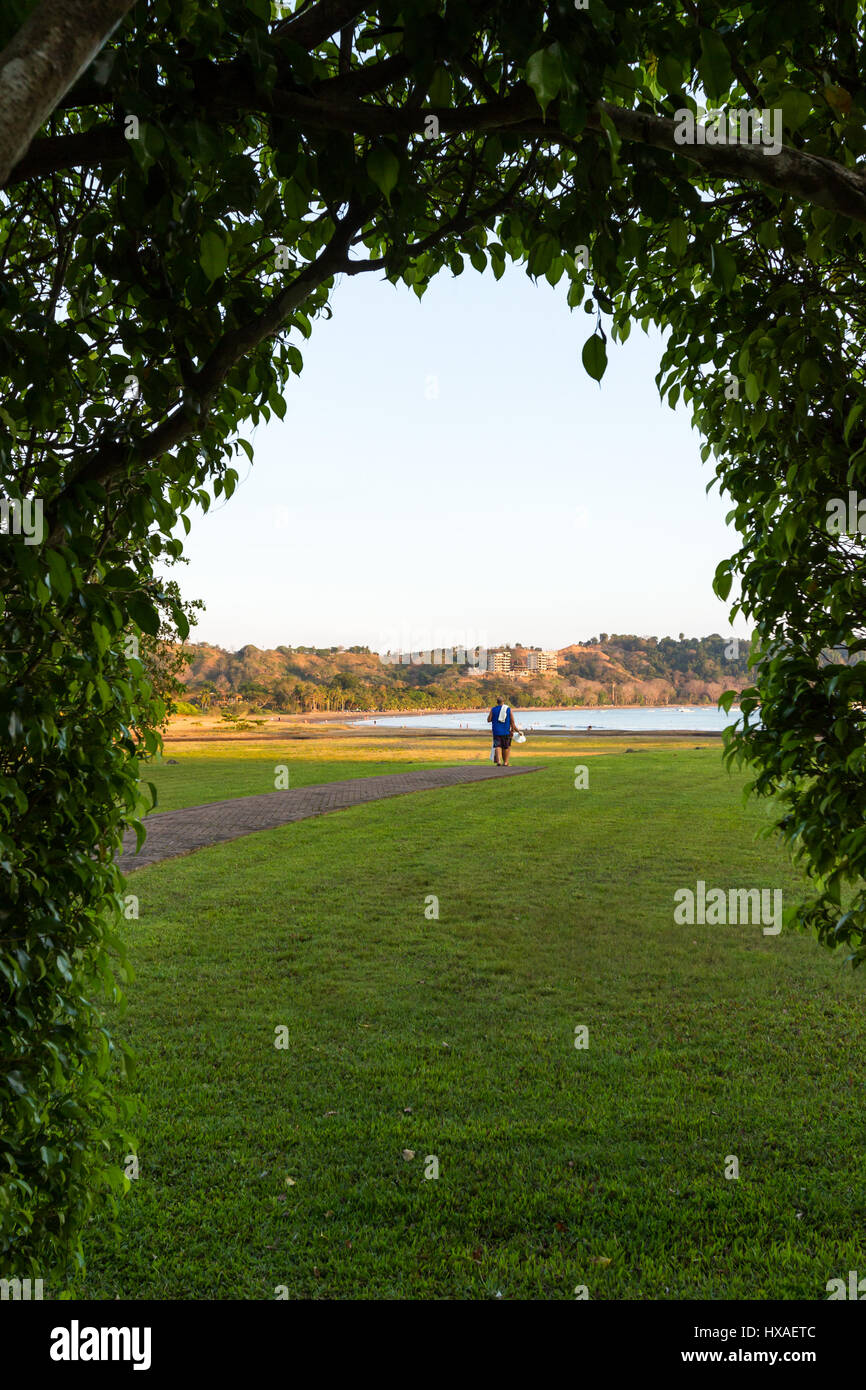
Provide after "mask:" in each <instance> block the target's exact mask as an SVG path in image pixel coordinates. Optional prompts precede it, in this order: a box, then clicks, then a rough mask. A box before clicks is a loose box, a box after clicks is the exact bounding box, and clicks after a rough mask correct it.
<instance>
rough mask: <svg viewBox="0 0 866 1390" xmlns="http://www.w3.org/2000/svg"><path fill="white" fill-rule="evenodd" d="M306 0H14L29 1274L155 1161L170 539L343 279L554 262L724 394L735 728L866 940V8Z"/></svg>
mask: <svg viewBox="0 0 866 1390" xmlns="http://www.w3.org/2000/svg"><path fill="white" fill-rule="evenodd" d="M288 8H289V7H288V6H280V5H276V4H275V5H272V4H271V3H270V0H224V3H222V4H220V5H219V6H218V7H217V6H213V5H210V4H207V5H205V4H198V3H197V0H149V2H148V3H145V0H140V3H138V4H134V5H130V4H128V3H125V0H116V3H111V0H75V3H66V4H64V5H61V4H59V3H57V0H43V3H42V4H39V5H33V4H30V3H27V0H16V3H15V4H14V5H10V6H7V7H6V10H5V11H4V16H3V20H2V21H0V24H2V26H3V28H2V30H0V42H2V43H3V44H5V45H7V46H6V47H5V49H4V51H3V52H2V53H0V116H2V120H0V127H2V130H3V139H2V142H0V178H2V179H3V182H4V187H5V192H4V194H3V195H2V206H0V276H2V278H0V324H2V336H0V430H2V439H0V448H2V464H3V475H4V488H5V496H4V499H3V518H2V519H3V531H4V533H5V534H4V535H3V536H2V538H0V541H2V544H0V564H2V568H3V586H2V587H3V597H2V622H3V641H2V644H0V666H2V688H0V735H2V767H0V791H2V797H3V801H2V823H0V848H2V856H0V871H2V878H0V882H2V885H3V890H2V891H3V899H2V908H0V914H2V915H0V972H2V979H0V1056H2V1059H3V1063H4V1073H5V1078H4V1080H3V1081H2V1083H0V1097H2V1109H3V1121H4V1123H3V1126H2V1131H0V1132H2V1138H0V1159H2V1168H0V1264H2V1266H3V1268H4V1269H8V1270H10V1271H12V1272H14V1273H17V1274H19V1275H21V1274H26V1273H28V1272H33V1273H37V1274H44V1273H46V1272H48V1271H49V1270H54V1269H58V1268H60V1269H65V1268H66V1266H67V1263H68V1262H69V1261H72V1260H74V1258H75V1256H76V1252H77V1251H78V1249H79V1247H78V1239H79V1234H80V1231H81V1228H82V1224H83V1221H84V1220H85V1218H86V1216H87V1213H88V1212H89V1211H90V1210H91V1208H92V1205H93V1203H94V1201H95V1200H96V1199H97V1194H106V1193H109V1194H110V1193H111V1192H112V1191H119V1190H121V1189H122V1188H123V1186H124V1184H125V1179H124V1177H123V1174H122V1172H121V1170H120V1168H119V1167H118V1165H117V1162H116V1158H117V1155H118V1153H119V1152H122V1147H121V1146H122V1145H123V1144H124V1142H130V1141H128V1140H126V1139H125V1135H124V1128H123V1127H124V1124H125V1123H126V1121H125V1119H124V1116H123V1115H120V1116H119V1115H118V1107H117V1102H116V1101H115V1100H114V1099H113V1096H112V1089H111V1087H110V1085H109V1082H108V1078H109V1074H110V1072H111V1069H112V1065H113V1062H114V1061H115V1060H117V1059H118V1048H117V1045H116V1044H115V1043H114V1042H113V1040H112V1039H111V1037H110V1035H109V1033H108V1031H107V1030H106V1028H105V1026H104V1023H103V1020H102V1017H101V1014H100V1011H99V1006H98V1004H97V1002H96V999H97V992H98V990H99V989H102V990H104V991H107V992H108V994H109V996H113V995H114V994H116V991H117V988H118V985H117V981H118V978H119V979H120V981H121V983H122V978H123V973H124V970H125V966H124V965H123V956H122V946H121V942H120V939H119V937H118V935H117V933H116V926H117V923H118V921H119V915H120V912H121V903H122V887H123V885H122V882H121V880H120V878H119V875H118V873H117V871H116V869H115V867H114V864H113V856H114V852H115V850H116V847H117V845H118V841H119V837H120V834H121V832H122V829H123V827H124V825H125V824H127V823H129V822H130V821H131V822H133V823H135V821H136V817H137V815H138V814H139V812H140V809H141V807H140V802H139V792H138V778H139V773H140V770H141V765H140V764H141V756H142V754H145V755H147V754H150V753H152V752H153V751H154V750H155V749H156V748H157V746H158V735H157V732H156V730H157V727H158V724H159V720H160V716H161V712H162V703H161V700H160V695H159V690H158V688H157V687H155V686H154V683H153V681H152V679H151V678H150V677H149V675H148V669H147V664H146V663H145V662H143V661H142V659H141V652H140V650H139V646H138V643H139V641H140V640H141V638H142V635H144V636H145V637H146V636H147V635H148V634H149V635H150V636H151V637H153V636H155V635H156V633H157V631H158V629H159V623H160V620H161V611H162V609H164V608H165V606H166V605H168V607H169V608H170V609H171V611H172V612H173V614H174V621H175V624H176V628H177V631H179V633H180V634H181V635H185V633H186V630H187V629H186V618H185V615H184V611H183V606H182V604H181V603H180V601H179V597H178V595H177V594H176V592H172V591H171V589H170V588H166V586H165V585H164V583H162V582H161V581H160V580H159V579H158V573H159V572H160V569H161V567H162V566H163V565H164V564H165V563H166V562H167V561H171V560H172V559H174V558H177V557H178V556H179V554H180V552H181V548H182V546H181V542H180V541H178V540H177V539H176V538H175V535H174V532H175V530H176V529H177V528H178V527H179V526H182V527H184V528H185V529H187V530H188V529H189V519H188V512H189V509H190V507H191V506H192V505H193V504H194V503H195V502H200V503H202V504H203V505H205V506H206V505H207V504H208V501H209V500H210V499H211V498H212V497H214V496H230V494H231V492H232V490H233V488H234V485H235V482H236V477H237V475H236V472H235V470H234V468H233V459H234V458H235V456H236V455H237V453H238V452H240V451H241V450H243V451H245V452H246V453H247V454H248V455H250V456H251V449H250V446H249V445H248V444H247V443H246V441H244V440H243V439H242V438H239V437H238V431H239V430H240V429H241V428H242V427H243V426H244V425H246V424H247V423H248V422H250V423H252V424H255V423H256V422H257V421H259V420H260V419H262V418H264V419H267V418H269V416H270V414H271V412H274V413H276V414H277V415H278V416H279V417H280V418H282V417H283V416H284V415H285V412H286V405H285V401H284V397H283V388H284V387H285V385H286V382H287V381H288V379H289V377H290V376H291V374H293V373H297V372H299V371H300V370H301V368H302V365H303V362H302V355H301V350H300V347H299V341H300V340H302V339H306V338H308V337H309V336H310V333H311V331H312V325H313V321H314V320H315V319H317V318H319V317H326V316H327V315H328V313H329V308H328V304H329V298H330V294H331V291H332V290H333V289H334V286H335V283H336V281H337V279H338V277H339V276H341V275H359V274H368V273H378V274H385V275H387V276H388V277H389V278H390V279H393V280H398V279H402V280H403V281H404V282H405V283H406V284H408V285H411V286H412V287H413V288H414V290H415V292H416V293H417V294H418V295H419V296H421V295H423V293H424V290H425V287H426V286H427V284H428V283H429V282H430V280H431V278H432V277H433V276H434V275H435V274H437V273H438V272H439V271H440V270H442V269H448V270H450V271H451V272H452V273H453V274H455V275H457V274H461V273H462V272H463V270H464V268H465V266H466V264H467V263H468V264H469V265H471V266H472V267H473V268H475V269H476V270H479V271H481V270H484V269H486V268H487V267H488V266H490V267H491V268H492V270H493V273H494V275H496V276H497V277H498V276H500V275H501V274H502V273H503V270H504V266H505V263H506V261H507V260H512V261H515V262H518V263H521V264H523V265H525V267H526V270H527V272H528V274H529V275H530V276H533V277H538V276H544V277H545V278H546V279H547V280H548V281H550V283H551V284H557V283H559V282H560V281H562V282H563V293H566V294H567V296H568V302H569V304H570V305H571V306H572V307H574V308H577V307H578V306H581V305H582V306H583V307H584V308H585V309H586V310H587V311H588V312H589V314H590V316H591V319H590V323H589V328H590V331H589V334H588V336H587V337H586V340H585V342H583V343H582V344H580V347H581V352H582V358H583V364H584V366H585V368H586V370H587V372H588V373H589V374H590V376H592V377H593V378H595V379H597V380H600V379H601V378H602V377H603V374H604V370H605V365H606V361H607V352H608V347H607V344H608V340H610V339H612V340H613V341H616V340H621V339H624V338H625V337H626V336H627V334H628V333H629V331H630V330H631V327H632V325H633V324H634V323H635V322H638V323H648V322H650V321H652V322H654V323H656V324H658V325H659V326H661V327H662V328H663V329H664V330H665V331H666V333H667V347H666V352H665V357H664V360H663V364H662V370H661V373H660V376H659V389H660V391H661V394H662V396H663V397H666V398H667V399H669V400H670V401H671V402H672V403H675V402H676V401H677V400H678V399H683V400H684V401H686V402H687V403H688V404H689V405H690V406H691V408H692V410H693V413H694V420H695V424H696V426H697V427H698V428H699V430H700V431H701V433H702V435H703V438H704V440H705V443H704V456H705V458H707V457H709V455H710V453H712V454H713V456H714V459H715V477H716V481H717V483H718V484H719V485H720V486H721V487H723V488H724V489H725V491H726V492H727V494H728V495H729V496H730V498H731V503H732V516H733V519H734V521H735V522H736V525H737V528H738V531H739V534H740V536H741V538H742V545H741V548H740V550H739V551H738V552H737V554H736V555H735V556H733V557H732V558H731V559H730V561H727V562H725V563H724V564H723V565H722V566H720V569H719V572H718V574H717V578H716V588H717V591H718V593H719V594H720V595H721V596H722V597H723V598H727V597H728V595H729V593H731V592H732V585H733V583H734V581H736V582H737V584H738V591H737V592H736V593H735V597H736V602H735V604H734V611H740V612H742V613H743V614H745V615H746V616H747V617H749V618H750V619H751V620H752V622H753V624H754V626H755V628H756V631H757V644H756V650H755V653H754V659H755V661H756V663H758V665H757V670H758V675H757V686H756V689H755V690H753V691H751V692H748V693H747V694H746V695H745V697H744V701H743V708H744V710H745V711H746V712H747V714H748V715H750V716H751V715H753V714H754V711H755V709H756V708H757V702H758V701H760V710H761V719H760V722H759V723H756V722H754V720H753V719H752V718H750V719H749V720H747V723H746V726H745V727H744V728H742V729H741V730H740V731H739V732H738V733H736V734H735V735H734V736H733V737H732V738H731V740H730V744H729V748H728V756H729V757H731V758H739V759H744V760H746V761H748V762H750V763H751V764H752V765H753V766H754V769H755V786H756V789H757V791H758V792H760V793H773V794H777V795H779V796H780V797H781V803H782V809H781V812H780V814H779V817H778V824H779V828H780V829H781V831H782V832H783V834H785V835H786V836H787V838H788V839H789V840H790V842H791V843H792V845H793V847H794V848H795V850H796V851H798V852H799V853H801V854H802V855H803V856H804V861H805V864H806V867H807V868H808V870H809V871H810V873H811V874H812V876H813V879H814V884H815V891H814V895H813V896H812V898H811V899H810V901H809V902H808V903H806V904H804V906H803V907H802V909H801V910H800V914H799V916H800V921H801V922H802V923H803V924H804V925H807V926H811V927H815V928H816V929H817V931H818V933H819V935H820V936H821V937H822V938H823V939H824V940H826V941H828V942H829V943H831V944H832V943H835V942H839V941H844V942H848V943H849V944H850V946H851V955H852V959H853V960H854V961H855V963H859V961H860V960H861V959H863V957H864V956H866V944H864V928H866V891H864V889H863V884H862V877H861V876H862V874H863V870H864V865H866V829H864V811H866V776H864V737H863V735H864V715H863V708H862V706H863V689H864V683H863V672H864V670H866V667H864V666H861V665H859V664H858V663H857V662H856V661H855V660H852V659H851V658H852V657H854V656H856V655H857V654H858V653H859V652H860V650H861V649H862V648H863V646H864V644H863V642H862V641H861V640H860V637H861V631H862V622H863V619H862V614H863V610H864V603H863V598H864V565H863V545H862V530H861V519H860V518H861V512H860V504H859V498H858V496H857V493H856V488H857V485H858V483H859V481H860V478H861V476H862V473H863V465H862V458H863V454H864V450H866V416H864V412H863V407H864V403H866V402H864V397H863V393H862V385H861V374H862V356H863V354H862V338H863V332H864V326H863V322H862V299H863V291H862V279H863V275H862V272H863V261H864V257H863V235H864V226H866V180H864V177H863V173H862V167H861V161H862V157H863V154H864V152H866V131H864V123H866V91H864V83H863V74H862V65H863V21H862V7H861V6H860V5H859V4H857V3H856V2H855V0H828V3H824V4H817V5H812V6H809V7H804V8H803V9H802V10H794V11H793V12H792V10H791V7H790V6H779V5H770V4H767V5H758V4H747V5H730V4H724V3H718V0H706V2H705V0H683V2H682V3H675V2H674V0H656V3H651V4H646V5H640V6H632V5H629V4H626V3H623V0H606V2H603V0H587V2H586V3H580V0H578V3H572V2H571V0H551V3H540V0H526V3H521V4H519V5H515V4H511V3H504V2H503V0H494V2H493V3H491V0H459V3H451V2H450V0H403V2H402V3H401V0H383V2H382V3H381V4H378V5H364V4H355V3H352V0H312V2H311V3H305V4H302V5H300V6H298V8H297V12H296V13H294V14H283V13H281V12H282V11H284V10H288ZM127 11H128V13H127ZM124 15H125V16H126V17H125V18H124V17H123V16H124ZM27 16H29V18H28V17H27ZM25 18H26V22H24V21H25ZM118 20H120V21H121V22H120V24H119V26H118V27H116V28H115V27H113V26H115V25H117V24H118ZM19 25H21V26H22V27H21V28H20V29H19V27H18V26H19ZM94 55H96V56H95V57H94ZM91 59H92V61H91ZM82 63H85V64H86V66H85V68H84V71H83V72H80V73H79V69H80V67H81V64H82ZM708 103H711V104H712V107H713V110H722V111H723V112H724V118H723V119H719V118H717V117H714V116H713V115H712V113H710V114H709V115H708V114H707V113H705V112H703V113H702V109H699V108H702V105H706V104H708ZM580 336H581V337H583V335H580ZM338 389H339V384H338V383H335V391H338ZM843 502H844V507H843V506H842V504H843ZM840 509H841V510H840ZM863 510H864V512H866V508H864V509H863ZM843 520H844V524H843ZM831 523H832V524H831ZM862 525H863V526H864V527H866V518H864V520H863V522H862ZM831 650H835V651H836V652H837V653H841V654H842V655H843V656H844V657H845V658H846V659H845V660H844V661H843V662H842V663H841V664H840V663H838V662H837V663H836V664H832V663H828V662H827V658H826V653H827V652H828V651H831ZM846 885H848V888H849V890H850V891H849V893H848V897H847V900H846V901H845V902H844V904H843V889H844V888H845V886H846ZM843 909H844V910H843ZM118 962H119V964H118Z"/></svg>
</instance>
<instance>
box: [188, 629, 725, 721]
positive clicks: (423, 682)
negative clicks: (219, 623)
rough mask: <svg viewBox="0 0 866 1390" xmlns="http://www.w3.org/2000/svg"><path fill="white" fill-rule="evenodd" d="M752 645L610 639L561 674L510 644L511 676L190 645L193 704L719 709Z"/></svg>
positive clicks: (347, 652) (332, 652) (563, 664)
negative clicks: (494, 702) (545, 670)
mask: <svg viewBox="0 0 866 1390" xmlns="http://www.w3.org/2000/svg"><path fill="white" fill-rule="evenodd" d="M748 646H749V644H748V641H747V640H745V639H740V640H739V642H736V643H732V642H730V641H729V640H728V639H726V638H722V637H720V636H718V635H717V634H714V635H713V636H710V637H702V638H697V637H692V638H687V637H685V636H683V635H681V636H680V637H679V638H672V637H663V638H661V639H657V638H655V637H635V636H628V635H624V636H616V635H613V636H610V635H608V634H607V633H602V634H601V636H600V638H591V639H590V640H589V641H588V642H584V643H575V644H574V645H573V646H569V647H564V648H562V649H561V650H560V652H559V654H558V656H559V670H558V671H557V672H556V673H549V674H544V675H540V674H538V673H537V672H530V671H528V670H527V669H526V666H527V655H528V651H529V649H527V648H525V647H520V646H513V647H509V648H507V649H505V650H508V651H509V652H510V654H511V664H512V667H513V668H514V669H513V670H512V672H511V674H510V675H494V674H492V673H488V672H481V671H479V670H477V669H473V668H471V667H467V666H457V665H436V664H415V663H409V664H393V663H391V662H383V661H382V660H381V659H380V657H379V656H378V655H377V654H376V653H374V652H371V651H370V650H369V648H367V647H349V648H343V649H341V648H336V647H330V648H324V647H322V648H312V647H289V646H281V647H277V648H275V649H272V650H264V651H263V650H261V649H260V648H258V647H253V646H246V647H242V648H241V649H240V651H237V652H229V651H224V650H223V649H222V648H221V647H214V646H210V645H208V644H207V643H203V642H202V643H194V644H189V645H188V646H187V647H186V648H185V655H186V657H187V661H188V665H187V669H186V675H185V680H184V683H185V687H186V697H187V699H188V700H189V701H190V702H191V703H193V704H195V705H198V706H199V707H202V708H209V707H214V706H218V705H228V706H231V707H237V708H250V709H255V708H261V709H273V710H285V711H290V712H294V711H304V710H323V709H329V710H373V709H376V710H385V709H394V710H404V709H473V708H477V707H478V706H482V705H486V704H489V703H490V701H491V699H492V698H493V697H494V696H495V695H502V696H503V697H504V698H506V699H507V700H508V701H509V702H510V703H512V704H515V705H522V706H532V705H534V706H540V705H587V706H592V705H614V704H615V705H667V704H684V703H688V704H713V703H715V702H716V700H718V697H719V695H720V694H721V693H722V691H723V690H728V689H731V688H732V687H739V686H741V685H743V684H744V683H745V679H744V678H745V677H746V676H747V674H748V667H747V662H746V656H747V653H748Z"/></svg>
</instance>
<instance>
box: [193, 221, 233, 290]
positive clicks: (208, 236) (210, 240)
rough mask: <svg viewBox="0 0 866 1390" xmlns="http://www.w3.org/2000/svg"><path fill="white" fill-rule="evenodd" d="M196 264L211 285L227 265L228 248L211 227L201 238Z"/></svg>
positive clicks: (222, 238)
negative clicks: (197, 263)
mask: <svg viewBox="0 0 866 1390" xmlns="http://www.w3.org/2000/svg"><path fill="white" fill-rule="evenodd" d="M198 262H199V265H200V266H201V268H202V270H203V271H204V273H205V275H206V276H207V278H208V279H209V280H210V281H211V283H213V281H214V280H217V279H219V277H220V276H221V275H222V274H223V272H224V271H225V268H226V266H227V264H228V247H227V245H226V242H225V238H224V237H222V236H221V235H220V233H219V232H217V231H215V230H214V228H212V227H210V228H208V230H207V231H206V232H205V233H204V235H203V236H202V239H201V245H200V247H199V253H198Z"/></svg>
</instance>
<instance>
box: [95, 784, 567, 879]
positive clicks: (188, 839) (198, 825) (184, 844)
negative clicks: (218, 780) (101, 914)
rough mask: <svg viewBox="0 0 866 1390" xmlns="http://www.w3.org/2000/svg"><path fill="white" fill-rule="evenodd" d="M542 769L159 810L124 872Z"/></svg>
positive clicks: (123, 861) (123, 863)
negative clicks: (348, 810) (363, 807)
mask: <svg viewBox="0 0 866 1390" xmlns="http://www.w3.org/2000/svg"><path fill="white" fill-rule="evenodd" d="M540 771H541V767H540V766H535V767H513V766H512V767H507V768H498V767H494V766H493V764H492V763H487V764H486V765H484V766H482V767H478V766H477V765H470V766H467V765H465V764H464V765H463V766H461V767H443V768H429V769H425V770H424V771H422V772H397V773H393V774H390V775H389V776H387V777H353V778H350V779H349V780H348V781H345V782H319V783H317V784H316V785H315V786H312V787H296V788H290V789H289V790H287V791H283V792H264V793H262V795H260V796H237V797H233V798H232V799H231V800H230V801H211V802H209V803H208V804H207V805H206V806H184V807H182V808H181V809H180V810H178V811H158V812H156V813H155V814H154V815H152V816H148V817H147V820H146V821H145V825H146V827H147V839H146V840H145V842H144V844H143V845H142V847H141V851H140V853H139V854H136V853H135V832H134V831H132V830H129V831H127V833H126V834H125V835H124V837H123V853H122V855H121V857H120V867H121V869H122V870H123V872H124V873H129V872H130V870H132V869H146V868H147V867H148V865H150V864H158V863H159V862H160V860H162V859H175V858H177V856H178V855H181V854H191V853H192V851H193V850H196V849H206V848H207V846H208V845H220V844H223V843H224V841H226V840H237V839H240V837H241V836H242V835H251V834H253V832H254V831H256V830H273V829H275V827H276V826H278V825H287V824H288V823H289V822H290V821H295V820H306V819H307V817H308V816H323V815H325V814H326V813H327V812H328V811H342V810H344V809H345V807H347V806H356V805H358V804H359V803H361V802H364V801H381V800H382V798H383V797H386V796H405V795H406V793H407V792H423V791H430V790H432V789H435V788H436V787H453V786H457V785H458V783H463V782H488V781H494V780H495V781H497V782H501V781H503V780H504V779H505V778H506V777H519V776H520V775H521V774H522V773H524V772H540Z"/></svg>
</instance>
